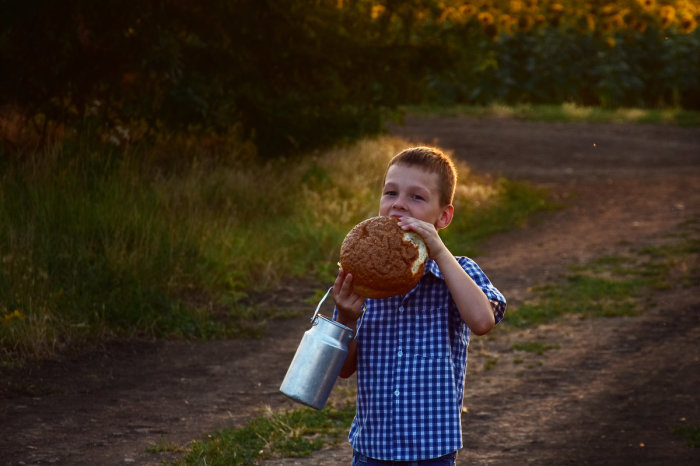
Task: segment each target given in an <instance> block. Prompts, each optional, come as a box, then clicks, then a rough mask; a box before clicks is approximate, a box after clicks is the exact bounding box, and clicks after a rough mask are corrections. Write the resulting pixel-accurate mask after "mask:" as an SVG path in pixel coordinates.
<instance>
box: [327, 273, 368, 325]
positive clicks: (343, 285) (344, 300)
mask: <svg viewBox="0 0 700 466" xmlns="http://www.w3.org/2000/svg"><path fill="white" fill-rule="evenodd" d="M333 299H334V300H335V306H336V307H337V308H338V322H340V323H341V324H343V325H347V326H348V327H354V324H355V323H356V322H357V319H359V318H360V316H361V315H362V305H363V304H364V302H365V298H363V297H362V296H359V295H357V294H355V293H353V291H352V274H349V273H348V274H346V273H345V271H344V270H343V269H340V271H339V272H338V276H337V277H336V279H335V283H333Z"/></svg>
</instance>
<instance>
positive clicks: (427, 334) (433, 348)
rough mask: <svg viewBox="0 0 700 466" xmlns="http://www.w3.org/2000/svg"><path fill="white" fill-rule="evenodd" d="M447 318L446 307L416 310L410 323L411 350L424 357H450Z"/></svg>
mask: <svg viewBox="0 0 700 466" xmlns="http://www.w3.org/2000/svg"><path fill="white" fill-rule="evenodd" d="M447 320H448V310H447V308H446V307H444V308H432V309H419V310H416V311H415V312H414V313H413V314H412V315H411V318H410V320H409V325H408V332H409V339H408V341H409V348H410V350H411V352H412V353H413V354H415V355H416V356H419V357H422V358H430V359H437V358H448V357H449V356H450V350H449V348H450V345H449V335H448V328H447Z"/></svg>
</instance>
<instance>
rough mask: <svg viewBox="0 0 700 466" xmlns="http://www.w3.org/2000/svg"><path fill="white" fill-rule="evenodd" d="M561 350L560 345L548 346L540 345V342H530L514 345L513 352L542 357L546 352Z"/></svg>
mask: <svg viewBox="0 0 700 466" xmlns="http://www.w3.org/2000/svg"><path fill="white" fill-rule="evenodd" d="M553 349H559V345H548V344H546V343H540V342H538V341H530V342H523V343H514V344H513V350H515V351H523V352H526V353H535V354H538V355H540V356H542V355H543V354H544V352H545V351H549V350H553Z"/></svg>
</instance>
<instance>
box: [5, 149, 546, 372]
mask: <svg viewBox="0 0 700 466" xmlns="http://www.w3.org/2000/svg"><path fill="white" fill-rule="evenodd" d="M406 146H407V143H406V142H405V141H403V140H400V139H395V138H389V137H384V138H378V139H367V140H363V141H360V142H358V143H356V144H354V145H349V146H343V147H338V148H336V149H333V150H329V151H326V152H324V153H317V154H314V155H310V156H308V157H304V158H297V159H294V160H277V161H275V162H274V163H273V162H266V161H261V160H256V159H255V158H254V157H250V156H247V155H246V154H245V153H243V152H241V153H232V154H227V156H226V157H218V158H211V157H209V158H207V157H204V156H202V155H201V154H199V153H197V152H193V153H191V154H190V153H186V152H185V153H176V154H171V155H170V159H169V160H171V161H172V160H175V161H179V162H178V163H167V160H166V161H165V162H164V160H163V159H162V158H161V157H159V156H156V155H154V149H153V148H151V149H149V150H148V151H146V150H141V149H138V148H137V149H133V150H131V151H130V152H129V153H127V154H123V153H117V152H112V151H110V150H109V149H108V148H105V147H103V146H96V145H89V144H84V145H82V146H81V145H76V146H71V145H65V146H62V147H55V148H53V149H51V150H48V151H46V152H43V153H33V154H26V155H25V156H23V157H22V158H17V159H15V160H14V161H12V162H6V163H5V165H4V166H0V169H1V172H0V224H1V225H2V229H0V261H1V263H2V267H1V268H0V316H2V317H3V318H2V320H0V352H1V353H0V354H4V357H5V359H8V358H17V357H19V358H23V357H37V358H40V357H45V356H49V355H51V354H53V353H55V352H57V351H64V350H66V349H68V348H74V347H79V346H80V345H82V344H85V343H86V342H89V341H93V340H95V339H97V338H101V337H105V336H109V335H119V336H123V335H134V334H138V335H147V336H168V337H173V336H174V337H194V338H215V337H223V336H229V335H232V334H234V333H236V332H237V331H238V329H240V325H239V323H240V321H241V319H243V318H245V316H246V315H249V314H250V311H249V310H248V309H246V308H245V306H243V304H242V300H241V298H242V297H244V296H246V294H247V293H249V292H250V291H254V290H257V291H260V290H265V289H268V288H269V287H271V286H274V285H275V284H276V283H277V282H279V281H280V280H281V279H283V278H287V277H295V276H296V277H311V278H314V279H316V280H318V281H320V282H322V281H329V280H332V279H333V277H334V275H335V273H336V271H337V265H336V263H337V257H338V250H339V245H340V243H341V242H342V239H343V238H344V235H345V234H346V233H347V231H348V230H349V229H350V228H351V227H352V226H353V225H355V224H356V223H357V222H359V221H360V220H362V219H364V218H367V217H369V216H372V215H376V213H377V209H378V193H379V191H380V188H381V182H382V178H383V174H384V168H385V166H386V163H387V161H388V160H389V158H390V157H391V156H393V155H394V154H395V153H397V152H398V151H399V150H401V149H403V148H404V147H406ZM171 150H175V151H177V150H178V149H172V148H171ZM179 150H180V151H185V150H191V149H179ZM234 150H235V149H234ZM241 151H243V149H241ZM183 160H188V162H186V163H185V162H182V161H183ZM461 172H462V174H463V176H462V183H461V185H460V187H459V188H458V197H457V201H456V202H457V204H458V206H460V207H458V209H459V211H460V212H463V213H464V218H465V220H464V221H461V223H460V222H455V225H454V226H451V227H450V229H449V230H451V231H450V233H448V236H447V239H446V240H449V241H452V243H451V245H452V247H454V248H456V250H455V253H458V254H469V253H470V252H472V251H473V248H474V246H475V245H476V244H478V241H479V240H480V239H482V238H483V236H485V235H488V234H489V233H490V232H492V231H494V228H495V230H498V229H506V228H510V227H512V226H513V225H515V224H516V223H517V222H519V221H522V219H523V218H524V215H525V216H526V215H527V214H528V213H529V212H531V211H533V210H537V209H541V208H543V207H544V206H545V203H544V198H545V193H542V192H539V191H536V190H534V189H532V188H530V187H527V186H525V185H516V184H513V183H509V182H505V181H493V180H489V179H481V178H478V177H476V176H474V175H472V174H470V173H469V170H468V167H465V166H461ZM506 211H507V212H509V213H507V214H504V212H506ZM489 212H491V214H489ZM494 212H498V213H499V214H498V215H493V213H494ZM457 218H459V212H458V215H457ZM497 218H498V221H496V220H495V219H497ZM484 219H487V220H488V219H490V220H489V221H483V220H484ZM474 223H479V225H474ZM485 228H486V229H485ZM464 232H469V233H468V236H469V237H468V238H466V239H465V236H464V235H465V233H464Z"/></svg>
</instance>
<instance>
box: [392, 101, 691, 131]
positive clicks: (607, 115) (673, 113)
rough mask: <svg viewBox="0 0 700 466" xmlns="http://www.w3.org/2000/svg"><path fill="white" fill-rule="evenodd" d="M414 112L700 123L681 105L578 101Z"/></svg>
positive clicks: (414, 110)
mask: <svg viewBox="0 0 700 466" xmlns="http://www.w3.org/2000/svg"><path fill="white" fill-rule="evenodd" d="M405 110H406V111H407V112H408V113H411V114H414V115H431V116H432V115H438V116H471V117H475V118H485V117H505V118H517V119H520V120H527V121H540V122H587V123H619V122H627V123H647V124H673V125H678V126H686V127H695V126H700V112H698V111H693V110H683V109H680V108H666V109H641V108H617V109H606V108H602V107H583V106H579V105H575V104H563V105H530V104H523V105H516V106H508V105H500V104H492V105H488V106H464V105H453V106H447V107H442V106H435V105H425V106H412V107H406V109H405Z"/></svg>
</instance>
